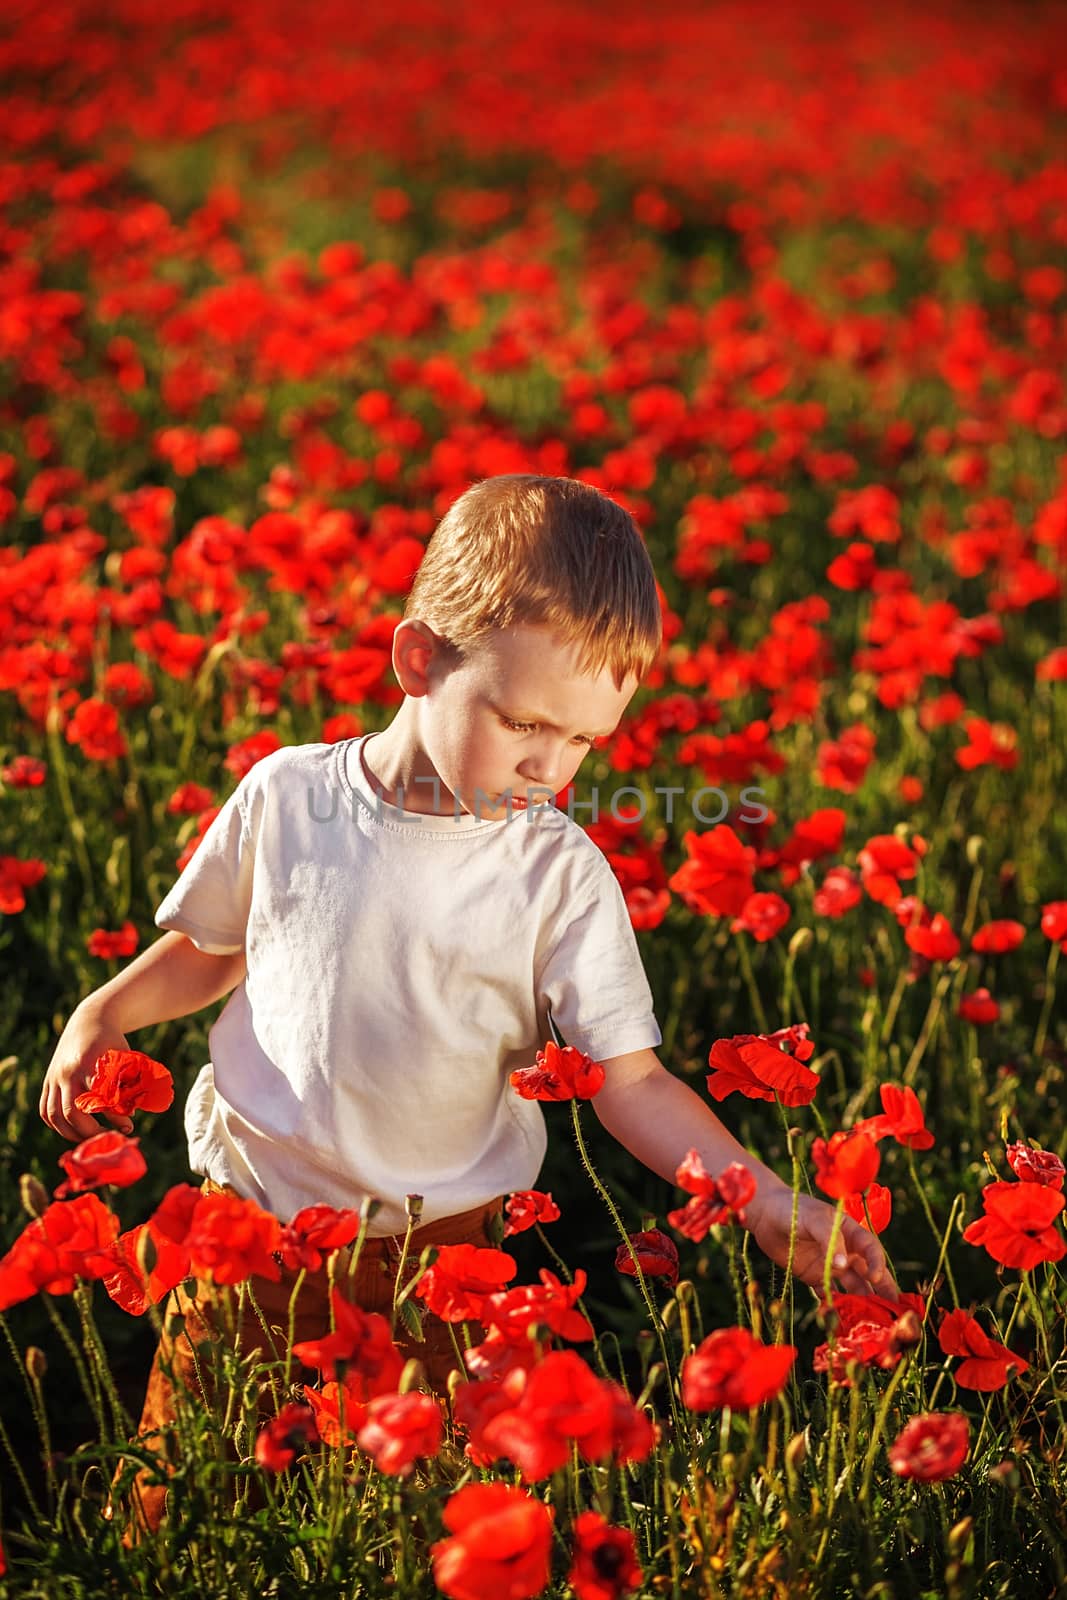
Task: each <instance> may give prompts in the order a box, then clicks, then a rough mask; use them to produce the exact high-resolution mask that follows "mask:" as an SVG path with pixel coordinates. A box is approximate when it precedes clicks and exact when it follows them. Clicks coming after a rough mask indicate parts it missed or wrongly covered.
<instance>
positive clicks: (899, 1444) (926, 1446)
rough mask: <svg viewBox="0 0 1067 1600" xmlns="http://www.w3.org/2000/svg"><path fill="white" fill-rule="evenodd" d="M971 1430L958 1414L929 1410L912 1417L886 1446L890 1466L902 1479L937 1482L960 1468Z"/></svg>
mask: <svg viewBox="0 0 1067 1600" xmlns="http://www.w3.org/2000/svg"><path fill="white" fill-rule="evenodd" d="M970 1436H971V1429H970V1424H969V1423H968V1421H967V1418H966V1417H965V1416H964V1415H963V1414H962V1412H959V1411H928V1412H927V1413H926V1414H925V1416H921V1417H912V1419H911V1421H910V1422H909V1423H907V1424H906V1425H905V1426H904V1428H902V1429H901V1432H900V1433H899V1434H898V1436H897V1438H896V1439H895V1440H894V1442H893V1443H892V1444H891V1445H890V1446H889V1450H888V1456H889V1465H890V1466H891V1467H892V1469H893V1471H894V1472H895V1473H897V1474H898V1475H899V1476H900V1477H902V1478H917V1479H918V1481H919V1482H920V1483H940V1482H941V1480H942V1479H943V1478H951V1477H952V1476H953V1475H954V1474H955V1473H957V1472H958V1471H959V1470H960V1468H961V1467H962V1465H963V1463H964V1460H965V1459H966V1456H967V1447H968V1444H969V1443H970Z"/></svg>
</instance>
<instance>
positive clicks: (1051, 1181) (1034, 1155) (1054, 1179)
mask: <svg viewBox="0 0 1067 1600" xmlns="http://www.w3.org/2000/svg"><path fill="white" fill-rule="evenodd" d="M1006 1154H1007V1157H1008V1166H1009V1167H1010V1168H1011V1170H1012V1171H1013V1172H1014V1174H1015V1176H1016V1177H1017V1178H1021V1179H1022V1180H1023V1182H1024V1183H1044V1184H1047V1185H1048V1187H1049V1188H1050V1189H1062V1188H1063V1179H1064V1173H1065V1171H1067V1168H1065V1167H1064V1164H1063V1162H1062V1161H1061V1160H1060V1158H1059V1156H1058V1155H1056V1154H1055V1152H1054V1151H1052V1150H1042V1149H1041V1147H1040V1145H1028V1144H1022V1143H1018V1144H1009V1145H1008V1147H1007V1151H1006Z"/></svg>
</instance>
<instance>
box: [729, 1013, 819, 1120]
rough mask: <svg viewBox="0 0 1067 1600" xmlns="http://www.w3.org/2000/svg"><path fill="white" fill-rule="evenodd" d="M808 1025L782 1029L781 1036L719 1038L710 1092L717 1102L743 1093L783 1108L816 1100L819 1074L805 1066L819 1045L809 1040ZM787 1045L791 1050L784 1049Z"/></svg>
mask: <svg viewBox="0 0 1067 1600" xmlns="http://www.w3.org/2000/svg"><path fill="white" fill-rule="evenodd" d="M806 1032H807V1027H806V1024H803V1023H801V1024H799V1025H798V1026H797V1027H794V1028H780V1029H779V1030H778V1032H777V1033H769V1034H752V1033H738V1034H734V1036H733V1037H732V1038H730V1039H717V1040H716V1041H715V1043H714V1044H713V1045H712V1047H711V1050H710V1052H709V1055H708V1065H709V1066H710V1067H711V1068H712V1069H713V1070H712V1072H711V1074H710V1075H709V1077H708V1093H709V1094H710V1096H711V1098H712V1099H713V1100H725V1099H726V1097H727V1095H729V1094H734V1093H738V1094H743V1095H744V1096H745V1097H746V1099H748V1100H771V1101H773V1100H775V1099H777V1100H778V1101H779V1103H780V1104H781V1105H783V1106H806V1105H809V1104H810V1103H811V1101H812V1100H814V1098H815V1091H816V1090H817V1089H818V1087H819V1078H818V1074H817V1073H814V1072H812V1071H811V1070H810V1069H809V1068H808V1067H805V1066H802V1065H801V1063H802V1062H804V1061H807V1060H809V1059H810V1057H811V1056H812V1055H813V1054H814V1052H815V1046H814V1045H813V1044H812V1042H811V1040H810V1039H808V1038H806V1037H805V1035H806ZM780 1044H785V1045H787V1046H788V1047H789V1048H787V1049H784V1050H783V1049H780V1048H779V1045H780Z"/></svg>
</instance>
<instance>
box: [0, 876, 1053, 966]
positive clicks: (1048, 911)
mask: <svg viewBox="0 0 1067 1600" xmlns="http://www.w3.org/2000/svg"><path fill="white" fill-rule="evenodd" d="M0 865H2V863H0ZM1041 932H1042V933H1043V934H1044V935H1045V938H1046V939H1058V940H1061V941H1063V946H1064V954H1065V955H1067V900H1050V901H1049V902H1048V904H1047V905H1044V906H1042V907H1041Z"/></svg>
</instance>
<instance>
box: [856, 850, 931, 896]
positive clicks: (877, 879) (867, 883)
mask: <svg viewBox="0 0 1067 1600" xmlns="http://www.w3.org/2000/svg"><path fill="white" fill-rule="evenodd" d="M858 860H859V867H860V875H861V877H862V878H863V887H864V888H865V889H866V891H867V893H868V894H869V895H870V897H871V899H872V900H877V901H878V903H879V905H887V906H892V905H895V904H896V902H897V901H898V900H899V899H900V897H901V894H902V893H903V891H902V890H901V887H900V879H901V878H914V876H915V874H916V873H917V872H918V870H919V852H918V851H917V850H915V849H912V848H910V847H909V846H908V845H906V844H905V843H904V841H903V839H898V838H897V836H896V834H895V833H878V834H875V835H874V836H873V838H870V839H868V840H867V843H866V844H865V845H864V847H863V849H862V850H861V851H860V853H859V857H858Z"/></svg>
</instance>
